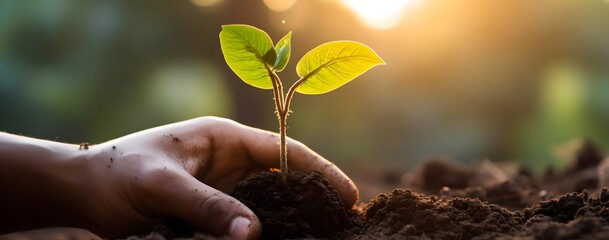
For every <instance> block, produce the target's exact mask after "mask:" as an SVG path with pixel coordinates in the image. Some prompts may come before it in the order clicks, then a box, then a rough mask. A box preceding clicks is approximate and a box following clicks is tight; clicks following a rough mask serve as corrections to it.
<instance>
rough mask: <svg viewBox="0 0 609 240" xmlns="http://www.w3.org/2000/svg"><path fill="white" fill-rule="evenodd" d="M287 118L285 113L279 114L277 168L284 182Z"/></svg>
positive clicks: (286, 163)
mask: <svg viewBox="0 0 609 240" xmlns="http://www.w3.org/2000/svg"><path fill="white" fill-rule="evenodd" d="M287 118H288V115H287V114H281V113H280V114H279V168H280V169H281V179H282V180H283V182H284V183H285V182H286V180H287V178H288V146H287V143H286V141H285V139H286V136H287V130H288V124H287Z"/></svg>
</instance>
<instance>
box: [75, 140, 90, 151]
mask: <svg viewBox="0 0 609 240" xmlns="http://www.w3.org/2000/svg"><path fill="white" fill-rule="evenodd" d="M89 145H90V143H88V142H82V143H80V144H78V150H83V149H84V150H88V149H89Z"/></svg>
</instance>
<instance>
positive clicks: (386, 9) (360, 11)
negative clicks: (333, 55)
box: [341, 0, 420, 29]
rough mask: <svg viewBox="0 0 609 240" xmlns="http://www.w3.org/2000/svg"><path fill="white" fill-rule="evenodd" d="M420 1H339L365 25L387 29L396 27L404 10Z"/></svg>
mask: <svg viewBox="0 0 609 240" xmlns="http://www.w3.org/2000/svg"><path fill="white" fill-rule="evenodd" d="M419 1H420V0H374V1H372V0H341V2H342V3H343V4H344V5H345V6H347V7H348V8H350V9H351V10H353V11H354V12H355V13H356V14H357V15H358V16H359V17H360V18H361V20H362V21H364V23H366V25H368V26H370V27H373V28H378V29H389V28H392V27H394V26H396V25H397V24H398V23H399V21H400V19H401V17H402V13H403V12H404V8H406V7H408V6H413V5H415V4H417V3H419Z"/></svg>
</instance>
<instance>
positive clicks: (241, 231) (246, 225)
mask: <svg viewBox="0 0 609 240" xmlns="http://www.w3.org/2000/svg"><path fill="white" fill-rule="evenodd" d="M251 225H252V222H251V221H250V220H249V219H247V218H246V217H242V216H239V217H235V218H233V220H231V222H230V225H229V227H228V235H229V236H230V237H231V238H232V239H247V235H248V234H249V232H250V226H251Z"/></svg>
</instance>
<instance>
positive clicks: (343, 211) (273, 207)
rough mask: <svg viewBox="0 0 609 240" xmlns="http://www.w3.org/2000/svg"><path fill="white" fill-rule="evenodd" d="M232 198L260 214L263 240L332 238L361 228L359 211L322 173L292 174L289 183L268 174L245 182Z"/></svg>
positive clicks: (238, 185)
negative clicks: (347, 202)
mask: <svg viewBox="0 0 609 240" xmlns="http://www.w3.org/2000/svg"><path fill="white" fill-rule="evenodd" d="M231 195H232V196H233V197H235V198H237V199H238V200H239V201H241V202H242V203H243V204H245V205H246V206H248V207H249V208H250V209H252V211H254V212H255V213H256V216H258V218H259V219H260V222H261V223H262V238H263V239H286V238H330V237H336V236H342V235H344V234H345V232H344V231H345V230H348V229H353V228H354V227H355V226H358V225H359V218H358V216H359V215H358V212H357V211H356V210H355V209H351V208H350V207H346V206H345V205H344V203H343V199H342V197H341V196H340V195H339V194H338V192H336V190H334V188H333V187H332V186H331V185H330V184H329V183H328V181H327V180H326V179H325V178H324V177H323V176H322V175H321V174H320V173H317V172H315V173H312V174H303V173H300V172H294V171H290V174H289V175H288V178H287V181H286V182H285V183H284V182H283V181H282V180H281V175H280V174H279V173H276V172H265V173H262V174H259V175H255V176H254V177H252V178H250V179H249V180H248V181H243V182H241V183H239V184H237V186H235V189H234V190H233V192H232V193H231Z"/></svg>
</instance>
